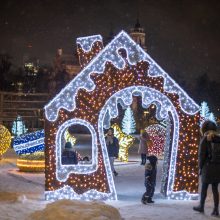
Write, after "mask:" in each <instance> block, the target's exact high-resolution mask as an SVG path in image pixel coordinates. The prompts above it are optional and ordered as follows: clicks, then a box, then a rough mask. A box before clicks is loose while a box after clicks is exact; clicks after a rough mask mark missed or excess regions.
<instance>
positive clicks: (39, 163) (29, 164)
mask: <svg viewBox="0 0 220 220" xmlns="http://www.w3.org/2000/svg"><path fill="white" fill-rule="evenodd" d="M17 167H18V168H19V170H20V171H22V172H44V170H45V161H44V160H23V159H17Z"/></svg>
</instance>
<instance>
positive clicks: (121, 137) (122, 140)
mask: <svg viewBox="0 0 220 220" xmlns="http://www.w3.org/2000/svg"><path fill="white" fill-rule="evenodd" d="M111 127H112V128H113V129H114V136H115V137H116V138H118V142H119V154H118V159H119V160H121V161H123V162H128V149H129V148H130V147H131V146H132V145H133V144H134V140H135V138H134V137H133V136H131V135H127V134H125V133H123V132H122V131H121V128H120V127H119V126H118V125H117V124H113V125H112V126H111Z"/></svg>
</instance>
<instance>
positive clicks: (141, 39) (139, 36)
mask: <svg viewBox="0 0 220 220" xmlns="http://www.w3.org/2000/svg"><path fill="white" fill-rule="evenodd" d="M130 36H131V38H132V39H133V40H134V41H135V42H136V43H138V44H139V45H140V46H141V47H142V48H143V49H144V50H145V51H147V47H146V45H145V31H144V28H142V27H141V25H140V22H139V19H137V22H136V24H135V26H134V28H131V29H130Z"/></svg>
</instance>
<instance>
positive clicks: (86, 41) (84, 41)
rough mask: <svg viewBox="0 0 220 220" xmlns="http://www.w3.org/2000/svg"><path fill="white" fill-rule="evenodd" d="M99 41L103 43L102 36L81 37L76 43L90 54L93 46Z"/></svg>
mask: <svg viewBox="0 0 220 220" xmlns="http://www.w3.org/2000/svg"><path fill="white" fill-rule="evenodd" d="M97 41H100V42H101V43H102V36H101V35H93V36H89V37H79V38H77V39H76V43H77V44H79V45H80V46H81V47H82V49H83V50H84V51H85V52H89V51H90V50H91V48H92V46H93V44H94V43H95V42H97Z"/></svg>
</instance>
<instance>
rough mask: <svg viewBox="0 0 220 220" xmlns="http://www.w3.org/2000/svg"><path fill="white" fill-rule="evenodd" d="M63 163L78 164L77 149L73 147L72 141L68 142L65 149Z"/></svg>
mask: <svg viewBox="0 0 220 220" xmlns="http://www.w3.org/2000/svg"><path fill="white" fill-rule="evenodd" d="M62 164H63V165H69V164H78V158H77V154H76V151H75V150H74V149H73V147H72V144H71V143H70V142H66V144H65V147H64V151H63V153H62Z"/></svg>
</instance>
